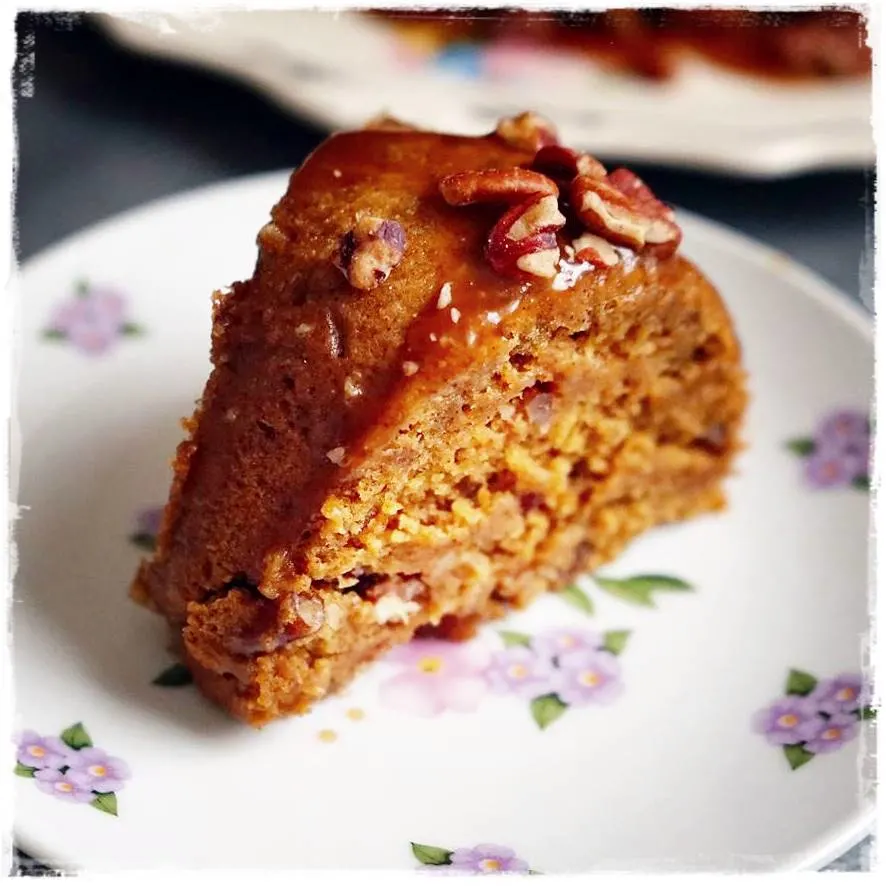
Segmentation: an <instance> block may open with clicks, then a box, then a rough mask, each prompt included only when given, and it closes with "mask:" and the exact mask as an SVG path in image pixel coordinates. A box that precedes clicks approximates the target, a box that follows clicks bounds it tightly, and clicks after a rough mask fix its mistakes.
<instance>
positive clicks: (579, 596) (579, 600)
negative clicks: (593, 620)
mask: <svg viewBox="0 0 886 886" xmlns="http://www.w3.org/2000/svg"><path fill="white" fill-rule="evenodd" d="M557 596H558V597H559V598H560V599H561V600H565V601H566V602H567V603H568V604H569V605H570V606H574V607H575V608H576V609H580V610H581V611H582V612H584V613H586V614H587V615H593V614H594V604H593V603H592V602H591V598H590V597H589V596H588V595H587V594H586V593H585V592H584V591H583V590H582V589H581V588H580V587H579V586H578V585H569V586H568V587H565V588H563V590H562V591H559V592H558V593H557Z"/></svg>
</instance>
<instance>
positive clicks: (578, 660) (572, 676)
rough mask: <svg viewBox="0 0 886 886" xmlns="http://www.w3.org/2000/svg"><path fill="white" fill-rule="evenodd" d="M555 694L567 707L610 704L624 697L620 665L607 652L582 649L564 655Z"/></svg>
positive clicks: (616, 659) (560, 662)
mask: <svg viewBox="0 0 886 886" xmlns="http://www.w3.org/2000/svg"><path fill="white" fill-rule="evenodd" d="M559 665H560V668H559V671H558V673H557V684H556V687H555V691H556V693H557V695H558V696H559V697H560V701H562V702H564V703H565V704H568V705H586V704H609V703H610V702H613V701H615V699H616V698H618V696H619V695H621V693H622V691H623V689H624V684H623V683H622V682H621V665H620V664H619V663H618V658H617V657H616V656H614V655H613V654H612V653H611V652H606V651H605V650H593V649H580V650H577V651H575V652H569V653H567V654H566V655H561V656H560V658H559Z"/></svg>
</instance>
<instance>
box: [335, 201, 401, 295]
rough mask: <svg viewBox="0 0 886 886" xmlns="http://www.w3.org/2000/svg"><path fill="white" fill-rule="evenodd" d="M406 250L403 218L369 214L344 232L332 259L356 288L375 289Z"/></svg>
mask: <svg viewBox="0 0 886 886" xmlns="http://www.w3.org/2000/svg"><path fill="white" fill-rule="evenodd" d="M405 250H406V235H405V234H404V232H403V226H402V225H401V224H400V222H396V221H389V220H387V219H383V218H375V217H374V216H367V217H365V218H362V219H360V220H359V221H358V222H357V224H356V225H355V226H354V227H353V228H352V229H351V230H350V231H348V232H347V234H345V235H344V236H342V238H341V240H340V241H339V250H338V255H337V256H336V257H335V258H334V259H333V262H334V264H335V266H336V267H337V268H338V269H339V270H340V271H341V272H342V273H343V274H344V275H345V277H347V279H348V282H349V283H350V284H351V286H353V287H354V288H355V289H374V288H375V287H376V286H378V285H379V284H380V283H383V282H384V281H385V280H387V278H388V275H389V274H390V273H391V271H392V270H394V268H395V267H397V265H398V264H399V263H400V260H401V259H402V258H403V253H404V252H405Z"/></svg>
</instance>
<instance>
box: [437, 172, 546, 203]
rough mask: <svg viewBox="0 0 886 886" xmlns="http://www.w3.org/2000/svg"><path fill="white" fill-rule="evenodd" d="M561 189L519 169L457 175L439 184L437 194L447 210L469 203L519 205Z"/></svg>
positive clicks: (537, 175)
mask: <svg viewBox="0 0 886 886" xmlns="http://www.w3.org/2000/svg"><path fill="white" fill-rule="evenodd" d="M559 192H560V189H559V188H558V187H557V185H556V184H554V182H552V181H551V180H550V179H549V178H548V177H547V176H546V175H542V174H541V173H540V172H533V171H532V170H530V169H521V168H520V167H519V166H514V167H511V168H510V169H481V170H476V171H473V172H456V173H455V174H454V175H447V176H446V178H444V179H441V181H440V193H441V194H442V196H443V199H444V200H445V201H446V202H447V203H448V204H449V205H450V206H467V205H468V204H469V203H520V202H523V201H524V200H526V199H527V198H529V197H535V196H541V195H544V194H553V195H555V196H556V195H557V194H558V193H559Z"/></svg>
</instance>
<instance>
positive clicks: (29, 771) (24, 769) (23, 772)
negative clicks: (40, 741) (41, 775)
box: [15, 763, 37, 778]
mask: <svg viewBox="0 0 886 886" xmlns="http://www.w3.org/2000/svg"><path fill="white" fill-rule="evenodd" d="M36 771H37V770H36V769H33V768H31V767H30V766H22V764H21V763H16V764H15V774H16V775H20V776H21V777H22V778H33V777H34V773H35V772H36Z"/></svg>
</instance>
